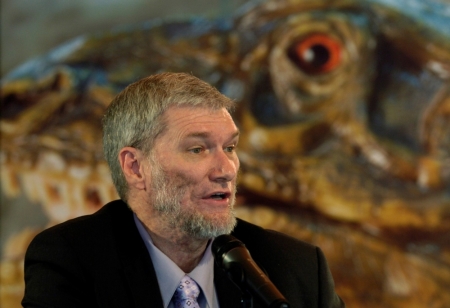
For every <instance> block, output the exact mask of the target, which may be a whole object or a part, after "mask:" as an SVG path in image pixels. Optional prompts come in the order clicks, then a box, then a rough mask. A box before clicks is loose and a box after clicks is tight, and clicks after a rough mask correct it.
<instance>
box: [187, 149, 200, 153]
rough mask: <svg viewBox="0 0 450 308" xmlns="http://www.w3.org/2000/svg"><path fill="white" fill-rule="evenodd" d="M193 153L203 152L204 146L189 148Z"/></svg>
mask: <svg viewBox="0 0 450 308" xmlns="http://www.w3.org/2000/svg"><path fill="white" fill-rule="evenodd" d="M189 151H190V152H191V153H194V154H200V153H201V152H202V148H193V149H190V150H189Z"/></svg>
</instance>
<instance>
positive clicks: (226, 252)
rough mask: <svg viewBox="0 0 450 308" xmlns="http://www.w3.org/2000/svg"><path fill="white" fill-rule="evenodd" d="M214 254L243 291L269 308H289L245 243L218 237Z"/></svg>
mask: <svg viewBox="0 0 450 308" xmlns="http://www.w3.org/2000/svg"><path fill="white" fill-rule="evenodd" d="M212 253H213V255H214V258H215V261H216V264H217V265H219V267H220V268H222V269H223V270H224V271H225V272H226V273H227V275H228V277H229V278H230V280H231V281H233V282H234V283H235V284H236V285H237V286H238V287H239V288H240V289H241V291H243V292H244V291H245V290H248V291H249V292H250V293H251V294H252V295H253V296H255V297H257V298H258V299H259V300H260V301H261V302H262V303H264V304H265V305H267V307H269V308H288V307H290V306H289V303H288V302H287V300H286V298H284V296H283V295H282V294H281V293H280V291H278V289H277V288H276V287H275V285H274V284H273V283H272V282H271V281H270V279H269V278H268V277H267V276H266V275H265V274H264V272H263V271H262V270H261V269H260V268H259V266H258V265H257V264H256V263H255V261H253V259H252V257H251V256H250V252H249V251H248V250H247V248H246V247H245V245H244V243H242V242H241V241H239V240H238V239H237V238H235V237H234V236H232V235H228V234H224V235H220V236H218V237H217V238H216V239H215V240H214V242H213V243H212Z"/></svg>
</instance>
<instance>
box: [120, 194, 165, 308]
mask: <svg viewBox="0 0 450 308" xmlns="http://www.w3.org/2000/svg"><path fill="white" fill-rule="evenodd" d="M115 207H116V209H115V212H114V215H113V224H112V225H113V234H114V237H115V242H116V247H117V253H118V256H119V260H120V263H121V266H122V269H123V273H124V275H125V277H126V280H127V282H128V286H129V288H130V290H131V294H132V297H133V301H134V303H135V307H155V308H156V307H163V302H162V298H161V292H160V290H159V284H158V280H157V278H156V273H155V269H154V268H153V263H152V260H151V258H150V255H149V253H148V251H147V248H146V247H145V244H144V242H143V241H142V239H141V236H140V234H139V231H138V230H137V228H136V225H135V223H134V219H133V214H132V212H131V210H129V209H128V207H127V206H126V205H125V204H124V203H123V202H120V204H117V205H116V206H115Z"/></svg>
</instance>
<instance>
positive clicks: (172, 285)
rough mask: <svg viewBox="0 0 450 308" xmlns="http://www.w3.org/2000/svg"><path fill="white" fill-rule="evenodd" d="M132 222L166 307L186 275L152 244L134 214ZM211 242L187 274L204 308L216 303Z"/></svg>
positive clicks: (214, 305) (213, 305)
mask: <svg viewBox="0 0 450 308" xmlns="http://www.w3.org/2000/svg"><path fill="white" fill-rule="evenodd" d="M134 221H135V224H136V226H137V228H138V230H139V234H140V235H141V237H142V239H143V240H144V243H145V246H146V247H147V250H148V252H149V254H150V257H151V259H152V262H153V267H154V268H155V272H156V278H157V279H158V284H159V288H160V291H161V296H162V299H163V303H164V307H168V306H169V304H170V301H171V299H172V296H173V294H174V292H175V290H176V288H177V287H178V284H179V282H180V281H181V278H183V276H184V275H185V274H186V273H184V271H182V270H181V269H180V268H179V267H178V266H177V265H176V264H175V263H174V262H173V261H172V260H171V259H170V258H169V257H167V256H166V255H165V254H164V253H163V252H162V251H161V250H159V249H158V248H157V247H156V246H155V245H154V244H153V241H152V239H151V237H150V235H149V233H148V232H147V230H146V229H145V227H144V225H143V224H142V222H141V221H140V220H139V219H138V218H137V216H136V214H134ZM211 242H212V241H209V243H208V246H207V248H206V250H205V253H204V254H203V257H202V259H201V260H200V262H199V264H198V265H197V267H195V268H194V270H193V271H192V272H190V273H187V274H188V275H189V276H190V277H191V278H192V279H194V280H195V281H196V282H197V284H198V285H199V286H200V288H201V289H202V294H203V295H204V297H205V300H206V302H207V306H206V307H216V303H217V298H216V294H215V289H214V258H213V255H212V252H211Z"/></svg>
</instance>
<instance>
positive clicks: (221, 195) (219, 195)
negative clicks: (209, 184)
mask: <svg viewBox="0 0 450 308" xmlns="http://www.w3.org/2000/svg"><path fill="white" fill-rule="evenodd" d="M227 197H228V194H226V193H214V194H212V195H211V196H210V198H211V199H214V200H224V199H226V198H227Z"/></svg>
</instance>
